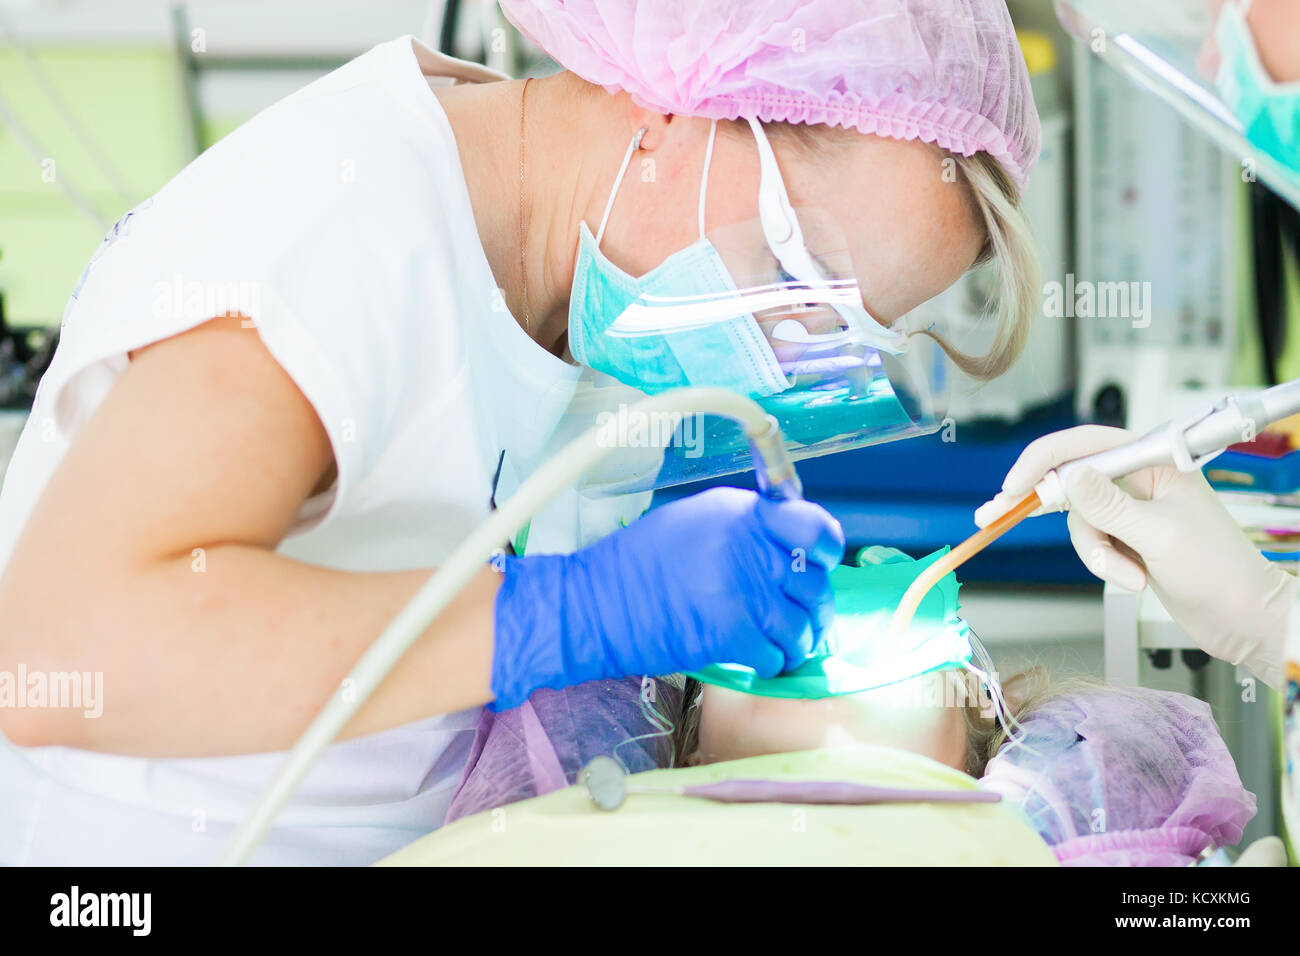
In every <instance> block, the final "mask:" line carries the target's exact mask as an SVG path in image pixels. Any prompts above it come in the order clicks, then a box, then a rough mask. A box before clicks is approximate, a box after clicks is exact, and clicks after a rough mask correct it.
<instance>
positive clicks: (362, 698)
mask: <svg viewBox="0 0 1300 956" xmlns="http://www.w3.org/2000/svg"><path fill="white" fill-rule="evenodd" d="M629 412H631V413H635V414H640V415H646V416H654V415H657V414H664V413H668V414H685V413H698V412H704V413H707V414H711V415H720V416H725V417H727V418H731V419H733V420H735V421H736V422H737V423H739V424H740V426H741V428H742V430H743V431H744V434H745V437H746V439H747V440H748V441H749V445H750V451H751V453H752V454H753V456H754V466H755V472H756V477H757V483H758V489H759V492H760V493H761V494H763V495H765V496H766V497H768V498H773V499H797V498H800V497H802V492H801V487H800V484H799V476H798V475H797V474H796V473H795V469H794V464H793V462H792V461H791V459H790V455H789V453H788V452H787V450H786V447H785V439H784V436H782V434H781V429H780V427H779V425H778V424H777V421H776V419H775V418H773V417H772V416H771V415H769V414H767V413H766V412H765V411H763V409H762V408H760V407H759V405H758V404H757V403H756V402H754V401H753V400H751V399H748V398H745V397H743V396H740V395H737V394H735V393H733V392H729V391H727V390H725V389H721V388H685V389H675V390H673V391H670V392H665V393H663V394H662V395H656V396H654V397H653V398H648V399H646V400H644V401H641V402H638V403H637V404H635V405H633V406H632V407H631V408H630V409H629ZM601 432H602V430H601V428H600V427H599V426H597V427H594V428H591V429H589V430H588V431H586V432H584V433H583V434H582V435H580V436H579V437H578V438H576V439H574V440H573V441H572V442H571V443H570V444H568V445H566V446H565V447H564V448H563V449H561V451H560V452H559V453H558V454H556V455H555V456H554V457H553V458H551V459H550V460H548V461H547V462H545V463H544V464H543V465H542V466H541V467H540V468H538V469H537V471H536V472H535V473H534V474H533V475H532V476H531V477H530V478H529V479H528V480H527V481H525V482H524V483H523V484H522V485H520V487H519V490H518V491H516V492H515V494H514V495H512V496H511V497H510V499H509V500H508V501H506V502H504V503H503V504H502V505H501V507H499V508H498V509H497V510H496V511H494V512H492V514H491V515H489V516H488V517H487V518H486V519H485V520H484V521H483V523H482V524H480V525H479V526H478V527H477V528H475V529H474V531H473V533H472V534H470V536H469V537H468V538H466V539H465V541H463V542H462V543H461V545H460V547H458V548H457V549H456V550H455V551H453V552H452V554H451V555H450V556H449V557H448V558H447V560H446V561H445V562H443V564H442V566H441V567H440V568H439V569H438V570H436V571H434V572H433V574H431V575H430V576H429V579H428V580H427V581H426V582H425V583H424V584H423V585H422V586H421V588H420V590H419V591H417V592H416V593H415V596H414V597H412V598H411V600H410V601H409V602H407V604H406V606H405V607H404V608H402V610H401V611H400V612H398V614H397V616H396V617H394V618H393V620H392V622H391V623H390V624H389V625H388V627H387V628H385V630H384V632H383V633H382V634H380V635H379V637H378V638H376V640H375V642H374V643H373V644H372V645H370V647H369V648H368V649H367V650H366V652H365V653H364V654H363V655H362V656H361V658H360V660H358V661H357V663H356V665H355V666H354V667H353V668H352V670H351V672H350V673H349V674H348V675H347V678H346V680H344V681H342V682H341V685H340V690H339V691H337V692H336V693H334V694H333V695H332V696H331V697H330V699H329V701H328V702H327V703H326V704H325V706H324V707H322V708H321V710H320V712H319V713H318V714H317V715H316V717H315V718H314V719H313V720H312V722H311V724H310V725H309V726H308V727H307V729H306V730H305V731H304V732H303V734H302V736H301V737H300V738H299V739H298V741H297V743H295V744H294V746H293V748H292V749H291V750H290V751H289V753H288V755H287V757H286V758H285V761H284V763H283V764H282V765H281V766H280V769H279V770H278V771H277V772H276V775H275V777H274V778H273V779H272V780H271V783H270V784H269V785H268V786H267V788H266V790H265V791H264V792H263V793H262V795H261V797H259V799H258V801H257V803H256V804H255V805H254V807H253V809H252V811H251V812H250V813H249V815H248V816H247V817H246V818H245V819H244V820H243V822H241V823H240V825H239V826H238V827H237V828H236V830H235V832H234V834H233V835H232V836H231V838H230V842H229V843H228V844H227V846H226V848H225V850H224V851H223V852H222V855H221V859H220V861H219V862H220V863H221V864H222V865H224V866H238V865H241V864H243V863H244V862H246V861H247V860H248V858H249V856H250V855H251V854H252V852H253V850H255V849H256V848H257V845H258V844H259V843H261V841H262V838H263V837H265V836H266V833H267V831H268V830H269V829H270V828H271V823H272V822H273V821H274V820H275V817H276V814H277V813H279V811H280V809H281V808H282V807H283V806H284V804H285V803H287V802H288V800H289V798H290V797H291V796H292V795H293V793H294V791H296V790H297V789H298V786H299V785H300V784H301V783H302V781H303V779H304V778H305V777H306V776H307V774H308V772H310V770H311V768H312V767H313V766H314V765H315V763H316V760H317V759H318V758H319V757H320V755H321V753H322V752H323V751H324V750H325V748H326V747H328V746H329V745H330V743H332V742H333V740H334V738H335V737H337V736H338V734H339V733H340V732H341V731H342V730H343V728H344V727H346V726H347V724H348V723H349V721H351V719H352V717H353V716H354V715H355V714H356V713H357V711H358V710H360V709H361V706H362V705H363V704H365V702H366V701H367V700H368V699H369V698H370V695H371V694H372V693H374V691H375V689H376V688H377V687H378V686H379V685H380V683H382V682H383V680H384V678H386V677H387V676H388V673H389V672H390V671H391V670H392V669H393V668H394V667H395V666H396V665H397V663H398V661H400V660H401V658H402V656H403V655H404V654H405V653H406V651H407V650H408V649H409V648H410V647H411V645H412V644H414V643H415V642H416V640H418V639H419V637H420V635H421V634H423V633H424V632H425V631H426V630H427V628H428V627H429V624H430V623H431V622H432V621H433V620H434V619H435V618H436V617H437V616H438V615H439V614H440V613H442V611H443V609H444V608H446V606H447V605H448V604H449V603H451V601H452V600H453V599H454V598H455V597H456V595H457V594H459V593H460V591H461V590H462V589H463V588H464V587H465V586H466V585H467V584H468V583H469V582H470V580H471V579H472V578H473V577H474V576H475V575H476V574H477V573H478V572H479V571H480V570H481V569H482V568H483V566H484V565H485V564H487V562H488V561H490V560H491V558H492V557H493V555H494V554H496V553H497V552H498V551H499V549H500V548H501V545H502V542H505V541H508V540H510V538H511V536H512V535H514V533H515V532H516V531H517V530H518V529H519V528H520V527H521V526H522V525H523V524H524V523H525V522H526V521H528V520H529V519H531V518H532V516H533V515H534V514H536V513H537V512H538V511H540V510H541V509H542V508H543V507H544V506H545V505H546V504H547V503H549V502H550V501H551V499H553V498H554V497H555V496H556V495H558V494H559V493H560V492H561V491H563V490H564V489H565V488H567V487H569V486H570V485H572V484H573V483H574V482H575V481H577V480H578V479H579V478H580V477H581V476H582V475H583V473H585V472H586V471H587V470H588V469H590V468H591V467H592V466H593V465H595V464H596V463H597V462H599V461H600V460H601V459H602V458H604V457H605V456H606V455H608V454H609V452H610V450H611V448H610V446H609V443H608V442H604V441H602V440H601ZM342 687H347V688H348V691H349V693H347V694H344V693H343V691H342Z"/></svg>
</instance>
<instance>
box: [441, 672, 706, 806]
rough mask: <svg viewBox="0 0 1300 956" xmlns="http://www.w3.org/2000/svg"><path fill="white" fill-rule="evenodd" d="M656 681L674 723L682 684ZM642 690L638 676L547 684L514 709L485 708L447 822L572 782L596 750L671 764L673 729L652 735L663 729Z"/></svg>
mask: <svg viewBox="0 0 1300 956" xmlns="http://www.w3.org/2000/svg"><path fill="white" fill-rule="evenodd" d="M651 683H652V685H653V687H654V691H653V700H651V701H649V702H648V705H649V706H651V708H652V709H653V710H654V711H655V712H657V713H659V714H660V715H662V716H664V717H666V718H668V720H669V721H672V722H675V721H676V720H677V719H678V717H679V715H680V714H681V711H682V692H681V690H680V689H679V688H676V687H674V686H672V685H671V684H669V683H667V682H666V681H663V680H654V681H652V682H651ZM643 694H647V696H650V695H649V694H648V693H647V692H646V691H644V690H643V686H642V682H641V679H640V678H636V677H631V678H626V679H623V680H598V681H589V682H587V683H585V684H578V685H576V686H574V687H566V688H564V689H563V690H552V689H550V688H543V689H541V690H538V691H535V692H534V693H533V695H532V696H531V697H529V698H528V700H527V701H525V702H524V703H523V704H522V705H520V706H519V707H516V708H514V709H513V710H506V711H502V712H501V713H493V712H492V711H490V710H484V711H483V715H482V717H481V718H480V719H479V724H478V728H477V730H476V731H475V734H474V743H473V745H472V748H471V751H470V756H469V761H468V763H467V764H466V766H465V773H464V775H463V776H462V777H461V781H460V784H459V785H458V786H457V788H456V792H455V794H454V795H453V796H452V799H451V806H450V807H449V808H448V810H447V816H446V818H445V820H444V821H443V822H445V823H451V822H453V821H455V820H459V819H460V818H461V817H467V816H471V815H473V814H475V813H481V812H483V811H484V810H493V809H496V808H497V807H503V806H505V805H506V804H509V803H515V802H516V801H519V800H527V799H528V798H530V797H540V796H541V795H542V794H545V793H550V792H551V791H552V790H559V789H560V788H562V787H567V786H569V785H570V784H572V783H576V782H577V779H578V773H579V771H581V770H582V768H583V767H584V766H586V764H587V763H588V761H590V760H591V759H592V758H594V757H613V758H615V759H616V760H619V761H621V762H622V763H623V765H624V767H625V768H626V769H627V771H628V772H629V773H639V772H640V771H642V770H654V769H656V768H658V767H668V766H671V765H672V759H673V741H672V737H671V735H656V736H646V735H651V734H655V731H656V730H657V728H656V727H655V726H654V725H653V724H652V723H651V722H650V720H649V719H648V718H647V717H646V714H645V711H644V710H643V708H642V701H641V698H642V695H643ZM638 737H641V738H643V739H640V740H636V739H635V738H638Z"/></svg>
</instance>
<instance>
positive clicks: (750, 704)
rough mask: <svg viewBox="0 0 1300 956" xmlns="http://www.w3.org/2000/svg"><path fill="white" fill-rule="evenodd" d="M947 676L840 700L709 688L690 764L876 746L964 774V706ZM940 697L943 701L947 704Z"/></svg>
mask: <svg viewBox="0 0 1300 956" xmlns="http://www.w3.org/2000/svg"><path fill="white" fill-rule="evenodd" d="M949 677H950V674H949V673H948V672H936V673H932V674H923V675H921V676H920V677H915V678H913V679H912V680H910V681H905V682H903V683H900V684H896V685H894V686H892V687H884V688H881V689H879V690H873V691H867V692H865V693H861V694H853V695H850V696H846V697H828V698H826V699H824V700H782V699H779V698H775V697H756V696H754V695H753V694H742V693H739V692H738V691H732V690H726V689H724V688H721V687H714V686H712V685H707V684H706V685H705V686H704V696H703V699H702V700H701V702H700V707H701V708H702V711H701V714H700V735H699V736H700V749H699V752H698V754H697V755H696V756H695V757H694V760H695V761H696V762H700V763H716V762H718V761H722V760H737V759H740V758H742V757H754V756H758V755H760V754H772V753H789V752H792V751H797V750H815V749H819V748H824V747H853V746H861V745H863V744H876V745H881V746H887V747H898V748H900V749H903V750H910V751H913V752H914V753H919V754H922V755H924V756H926V757H930V758H931V759H933V760H937V761H939V762H940V763H944V764H947V765H948V766H950V767H954V768H956V769H957V770H962V771H964V770H965V769H966V722H965V719H964V717H963V714H962V708H961V707H960V706H956V705H955V704H954V703H953V701H952V694H951V693H949V694H945V693H944V689H943V688H944V686H945V682H946V681H947V680H948V679H949ZM945 698H947V699H946V700H945Z"/></svg>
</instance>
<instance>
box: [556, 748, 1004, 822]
mask: <svg viewBox="0 0 1300 956" xmlns="http://www.w3.org/2000/svg"><path fill="white" fill-rule="evenodd" d="M627 778H628V775H627V771H626V770H624V769H623V768H622V766H620V765H619V762H618V761H617V760H615V759H614V758H612V757H596V758H595V759H593V760H592V761H591V762H590V763H588V764H587V765H586V766H585V767H583V768H582V773H581V774H580V775H579V776H578V784H579V786H581V787H583V788H584V789H585V790H586V791H587V796H588V798H590V800H591V802H592V803H594V804H595V805H596V806H597V807H599V808H600V809H601V810H617V809H618V808H619V807H621V806H622V805H623V801H624V800H626V799H627V796H628V794H661V795H662V794H667V795H670V796H678V797H695V798H697V799H700V800H713V801H716V802H718V803H798V804H822V805H831V804H839V805H847V806H867V805H872V804H880V803H998V802H1000V801H1001V800H1002V795H1001V794H999V793H993V792H991V791H988V790H928V789H915V788H911V789H909V788H906V787H872V786H867V785H866V784H861V783H847V782H845V781H842V780H722V781H719V782H717V783H705V784H696V785H693V786H687V787H647V786H644V785H639V784H629V783H628V779H627Z"/></svg>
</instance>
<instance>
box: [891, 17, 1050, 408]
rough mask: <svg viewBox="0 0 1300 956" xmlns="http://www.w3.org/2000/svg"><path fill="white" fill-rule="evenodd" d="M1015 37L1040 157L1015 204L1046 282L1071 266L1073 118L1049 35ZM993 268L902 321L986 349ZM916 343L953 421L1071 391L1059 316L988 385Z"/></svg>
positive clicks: (1040, 324)
mask: <svg viewBox="0 0 1300 956" xmlns="http://www.w3.org/2000/svg"><path fill="white" fill-rule="evenodd" d="M1017 36H1018V38H1019V40H1020V47H1021V50H1022V51H1023V53H1024V55H1025V63H1026V65H1027V66H1028V67H1029V79H1030V84H1031V86H1032V88H1033V92H1034V102H1035V104H1036V105H1037V107H1038V116H1039V121H1040V123H1041V124H1042V135H1043V150H1042V154H1041V155H1040V156H1039V159H1038V165H1037V166H1035V167H1034V173H1033V175H1032V176H1031V177H1030V180H1029V185H1028V187H1027V188H1026V190H1025V193H1024V195H1023V196H1022V197H1021V208H1022V209H1023V211H1024V213H1025V216H1026V218H1027V219H1028V220H1029V224H1030V227H1031V229H1032V231H1033V235H1034V245H1035V248H1036V250H1037V252H1038V259H1039V262H1040V263H1041V268H1042V275H1043V278H1044V280H1050V279H1055V278H1058V277H1062V276H1064V275H1066V274H1067V273H1068V272H1069V271H1070V268H1071V249H1070V245H1071V222H1070V200H1071V194H1070V181H1071V177H1070V159H1071V156H1070V126H1071V122H1072V121H1071V118H1070V111H1069V108H1068V104H1067V102H1066V99H1065V96H1064V92H1063V90H1062V82H1063V77H1062V76H1061V69H1062V68H1061V65H1060V62H1059V60H1058V56H1057V49H1056V46H1055V44H1054V42H1053V40H1052V38H1051V37H1049V36H1048V35H1047V34H1045V33H1040V32H1037V31H1017ZM996 270H997V266H996V265H994V264H992V263H989V264H986V265H984V266H981V267H980V268H978V269H976V270H974V271H972V272H970V273H968V274H967V275H965V276H963V277H962V278H961V279H960V280H959V281H958V282H956V283H955V284H954V285H953V286H951V287H950V288H949V289H947V290H945V291H944V292H942V293H940V294H939V295H937V296H935V297H934V298H933V299H931V300H930V301H929V302H926V303H924V304H923V305H921V306H919V307H918V308H917V309H916V310H914V312H913V313H912V315H911V316H909V324H910V325H913V326H915V327H917V328H933V329H934V330H935V331H936V332H940V333H942V334H943V335H945V336H946V337H947V338H948V339H949V340H951V341H952V342H953V343H954V344H955V345H956V346H957V347H958V348H960V349H961V350H962V351H964V352H966V353H968V354H971V355H983V354H985V353H986V352H987V351H988V349H989V346H991V345H992V343H993V339H994V336H995V335H996V332H997V328H996V325H997V323H996V322H995V321H993V320H992V319H991V317H990V316H989V315H988V304H989V302H990V300H991V296H992V294H993V293H994V292H995V291H996ZM915 342H916V344H915V346H914V347H915V348H917V349H918V350H921V351H922V354H924V355H926V357H927V360H928V361H930V362H931V363H933V366H934V368H933V371H932V373H931V377H932V380H933V383H934V386H933V387H934V393H935V404H936V405H938V406H940V407H942V408H944V410H945V413H946V415H947V417H948V418H949V419H951V420H952V421H954V422H956V423H958V424H961V423H964V422H972V421H984V420H998V421H1004V422H1015V421H1019V420H1020V419H1021V418H1023V417H1024V416H1025V415H1026V413H1028V412H1031V411H1033V410H1035V409H1040V408H1043V407H1045V406H1049V405H1052V404H1053V403H1055V402H1058V401H1062V400H1064V399H1065V398H1066V397H1067V396H1068V395H1069V394H1070V393H1071V392H1072V391H1073V389H1074V382H1075V365H1076V363H1075V348H1074V322H1073V320H1071V319H1068V318H1066V317H1065V316H1061V315H1049V314H1046V312H1043V313H1040V314H1039V315H1038V316H1037V317H1036V318H1035V319H1034V321H1033V325H1032V329H1031V331H1030V333H1029V338H1028V340H1027V342H1026V344H1025V350H1024V352H1023V353H1022V354H1021V356H1020V358H1019V359H1018V360H1017V361H1016V363H1015V364H1014V365H1012V366H1011V368H1010V369H1008V370H1007V372H1006V373H1004V374H1003V375H1001V376H999V377H998V378H996V379H994V380H992V381H989V382H980V381H978V380H976V379H973V378H971V377H970V376H969V375H967V374H966V373H964V372H962V371H961V370H960V369H957V368H954V367H952V365H951V364H950V363H949V362H948V361H947V358H946V357H945V356H944V354H943V352H942V350H941V349H940V348H939V347H938V345H937V344H936V343H934V342H932V341H930V340H929V339H924V338H917V339H916V340H915Z"/></svg>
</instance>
